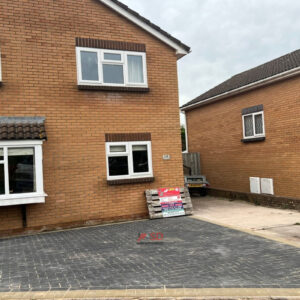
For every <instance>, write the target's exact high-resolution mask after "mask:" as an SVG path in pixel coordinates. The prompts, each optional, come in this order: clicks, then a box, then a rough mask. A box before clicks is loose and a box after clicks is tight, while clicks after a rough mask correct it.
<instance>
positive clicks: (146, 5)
mask: <svg viewBox="0 0 300 300" xmlns="http://www.w3.org/2000/svg"><path fill="white" fill-rule="evenodd" d="M122 2H123V3H125V4H126V5H128V6H129V7H130V8H132V9H134V10H136V11H138V12H139V13H140V14H141V15H143V16H144V17H146V18H148V19H150V20H151V21H152V22H153V23H155V24H156V25H158V26H160V27H162V28H163V29H164V30H166V31H167V32H169V33H170V34H172V35H174V36H175V37H176V38H178V39H180V40H181V41H182V42H184V43H186V44H187V45H189V46H191V48H192V53H191V54H189V55H187V56H186V57H184V58H182V59H181V60H179V62H178V74H179V75H178V76H179V89H180V90H179V91H180V104H181V105H182V104H183V103H185V102H187V101H189V100H192V99H193V98H194V97H197V96H199V95H200V94H202V93H203V92H205V91H206V90H208V89H210V88H212V87H214V86H215V85H217V84H218V83H221V82H222V81H224V80H226V79H227V78H229V77H230V76H232V75H235V74H237V73H239V72H242V71H244V70H247V69H249V68H252V67H255V66H257V65H259V64H261V63H264V62H267V61H268V60H271V59H273V58H276V57H278V56H280V55H284V54H286V53H288V52H291V51H293V50H296V49H299V48H300V34H299V33H300V18H299V15H300V1H298V0H284V1H282V0H185V1H181V0H151V1H149V0H122Z"/></svg>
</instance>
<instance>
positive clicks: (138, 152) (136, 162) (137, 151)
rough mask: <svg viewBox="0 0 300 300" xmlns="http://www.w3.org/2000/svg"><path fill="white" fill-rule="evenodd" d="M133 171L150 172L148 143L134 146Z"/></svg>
mask: <svg viewBox="0 0 300 300" xmlns="http://www.w3.org/2000/svg"><path fill="white" fill-rule="evenodd" d="M132 156H133V172H134V173H146V172H149V165H148V151H147V145H136V146H132Z"/></svg>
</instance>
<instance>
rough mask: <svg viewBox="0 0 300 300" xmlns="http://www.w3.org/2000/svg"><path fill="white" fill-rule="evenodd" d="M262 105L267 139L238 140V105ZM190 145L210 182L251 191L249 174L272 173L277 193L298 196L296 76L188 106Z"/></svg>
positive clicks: (299, 85) (299, 86)
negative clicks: (260, 140) (229, 96)
mask: <svg viewBox="0 0 300 300" xmlns="http://www.w3.org/2000/svg"><path fill="white" fill-rule="evenodd" d="M259 104H263V105H264V117H265V130H266V140H265V141H263V142H255V143H247V144H244V143H242V142H241V139H242V138H243V129H242V117H241V110H242V109H243V108H247V107H251V106H254V105H259ZM186 117H187V126H188V135H189V151H190V152H200V153H201V167H202V172H203V174H205V175H207V178H208V181H209V182H210V184H211V186H212V187H213V188H217V189H225V190H232V191H239V192H249V191H250V185H249V177H250V176H254V177H256V176H257V177H262V178H273V179H274V192H275V195H277V196H286V197H295V198H300V152H299V150H300V134H299V128H300V77H299V76H298V77H296V78H292V79H289V80H285V81H282V82H279V83H276V84H273V85H269V86H267V87H264V88H260V89H257V90H254V91H251V92H248V93H244V94H241V95H238V96H235V97H231V98H228V99H226V100H225V99H224V100H221V101H220V102H216V103H215V104H210V105H206V106H203V107H201V108H198V109H194V110H191V111H187V112H186Z"/></svg>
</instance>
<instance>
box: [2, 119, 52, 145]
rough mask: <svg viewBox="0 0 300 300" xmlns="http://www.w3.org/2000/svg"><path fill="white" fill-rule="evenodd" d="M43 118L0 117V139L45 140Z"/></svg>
mask: <svg viewBox="0 0 300 300" xmlns="http://www.w3.org/2000/svg"><path fill="white" fill-rule="evenodd" d="M45 139H47V135H46V130H45V118H43V117H0V140H45Z"/></svg>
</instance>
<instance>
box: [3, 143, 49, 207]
mask: <svg viewBox="0 0 300 300" xmlns="http://www.w3.org/2000/svg"><path fill="white" fill-rule="evenodd" d="M45 196H46V195H45V193H44V187H43V167H42V141H28V142H24V141H3V142H0V205H3V204H4V202H5V203H6V204H10V203H11V204H26V203H35V202H36V201H35V198H41V199H39V202H44V197H45ZM28 201H29V202H28Z"/></svg>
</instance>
